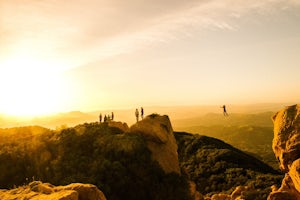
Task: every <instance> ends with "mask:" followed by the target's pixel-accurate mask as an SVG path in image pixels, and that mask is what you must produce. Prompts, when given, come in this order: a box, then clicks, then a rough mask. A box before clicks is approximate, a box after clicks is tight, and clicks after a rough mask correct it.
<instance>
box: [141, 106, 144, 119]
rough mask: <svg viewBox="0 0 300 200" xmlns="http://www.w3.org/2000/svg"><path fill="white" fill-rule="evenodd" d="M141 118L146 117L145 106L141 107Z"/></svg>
mask: <svg viewBox="0 0 300 200" xmlns="http://www.w3.org/2000/svg"><path fill="white" fill-rule="evenodd" d="M141 118H142V119H144V108H143V107H141Z"/></svg>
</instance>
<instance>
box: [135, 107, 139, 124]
mask: <svg viewBox="0 0 300 200" xmlns="http://www.w3.org/2000/svg"><path fill="white" fill-rule="evenodd" d="M135 117H136V122H138V121H139V110H138V109H135Z"/></svg>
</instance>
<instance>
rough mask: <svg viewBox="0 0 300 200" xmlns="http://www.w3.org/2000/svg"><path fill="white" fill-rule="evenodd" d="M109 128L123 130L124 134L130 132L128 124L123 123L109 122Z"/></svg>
mask: <svg viewBox="0 0 300 200" xmlns="http://www.w3.org/2000/svg"><path fill="white" fill-rule="evenodd" d="M108 126H109V127H115V128H118V129H120V130H122V131H123V132H127V131H129V127H128V125H127V124H126V123H122V122H116V121H108Z"/></svg>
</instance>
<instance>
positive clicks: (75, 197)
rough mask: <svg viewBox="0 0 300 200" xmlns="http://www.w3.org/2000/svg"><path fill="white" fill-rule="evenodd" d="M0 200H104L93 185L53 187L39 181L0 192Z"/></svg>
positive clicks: (76, 184)
mask: <svg viewBox="0 0 300 200" xmlns="http://www.w3.org/2000/svg"><path fill="white" fill-rule="evenodd" d="M0 199H1V200H12V199H27V200H106V198H105V196H104V194H103V193H102V192H101V191H100V190H99V189H98V188H97V187H96V186H94V185H91V184H81V183H73V184H70V185H67V186H58V187H55V186H53V185H51V184H49V183H42V182H40V181H34V182H31V183H30V184H29V185H27V186H23V187H19V188H16V189H12V190H0Z"/></svg>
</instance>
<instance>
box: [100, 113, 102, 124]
mask: <svg viewBox="0 0 300 200" xmlns="http://www.w3.org/2000/svg"><path fill="white" fill-rule="evenodd" d="M99 121H100V123H101V122H102V114H101V113H100V115H99Z"/></svg>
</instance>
